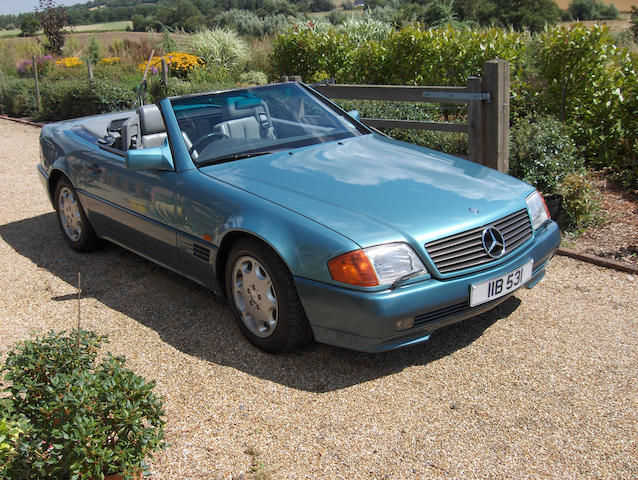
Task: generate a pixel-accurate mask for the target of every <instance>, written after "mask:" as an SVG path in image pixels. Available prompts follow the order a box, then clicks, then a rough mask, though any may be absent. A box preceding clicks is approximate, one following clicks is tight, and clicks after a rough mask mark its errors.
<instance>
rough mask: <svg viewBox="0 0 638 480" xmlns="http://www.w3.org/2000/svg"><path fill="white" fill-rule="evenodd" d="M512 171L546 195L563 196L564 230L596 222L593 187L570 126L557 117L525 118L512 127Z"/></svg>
mask: <svg viewBox="0 0 638 480" xmlns="http://www.w3.org/2000/svg"><path fill="white" fill-rule="evenodd" d="M509 173H510V174H511V175H514V176H515V177H518V178H520V179H522V180H524V181H526V182H528V183H531V184H532V185H534V186H535V187H536V188H538V189H539V190H540V191H541V192H542V193H544V194H554V193H557V194H559V195H562V197H563V210H562V213H561V215H560V225H561V227H562V228H563V229H565V230H580V229H583V228H585V227H587V226H589V225H591V224H593V223H595V222H596V221H597V218H598V217H597V212H598V210H599V205H598V202H597V200H596V195H595V191H594V188H593V186H592V185H591V183H590V182H589V181H588V179H587V174H586V171H585V168H584V165H583V160H582V159H581V157H580V155H579V153H578V150H577V148H576V145H575V143H574V141H573V140H572V139H571V137H570V135H569V129H568V128H567V127H566V126H565V125H563V124H562V123H561V122H559V121H558V120H556V119H553V118H551V117H539V118H526V119H522V120H520V121H519V122H518V123H517V124H516V125H515V126H514V128H512V132H511V143H510V172H509Z"/></svg>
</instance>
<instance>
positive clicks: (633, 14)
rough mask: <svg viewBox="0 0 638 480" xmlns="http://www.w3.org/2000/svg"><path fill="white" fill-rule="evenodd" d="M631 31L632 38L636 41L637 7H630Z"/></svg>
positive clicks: (637, 28)
mask: <svg viewBox="0 0 638 480" xmlns="http://www.w3.org/2000/svg"><path fill="white" fill-rule="evenodd" d="M630 29H631V31H632V33H633V34H634V40H635V41H636V42H637V43H638V7H636V6H632V7H631V27H630Z"/></svg>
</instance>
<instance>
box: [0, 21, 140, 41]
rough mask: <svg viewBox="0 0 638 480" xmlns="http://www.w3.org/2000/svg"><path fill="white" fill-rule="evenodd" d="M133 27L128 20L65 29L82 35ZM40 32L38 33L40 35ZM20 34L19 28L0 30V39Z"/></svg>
mask: <svg viewBox="0 0 638 480" xmlns="http://www.w3.org/2000/svg"><path fill="white" fill-rule="evenodd" d="M129 26H130V27H133V22H131V21H130V20H123V21H121V22H107V23H93V24H91V25H74V26H71V27H66V30H68V31H69V32H71V33H83V32H87V33H88V32H117V31H125V30H126V27H129ZM41 33H42V32H38V34H41ZM19 34H20V29H19V28H14V29H13V30H0V38H2V37H17V36H18V35H19Z"/></svg>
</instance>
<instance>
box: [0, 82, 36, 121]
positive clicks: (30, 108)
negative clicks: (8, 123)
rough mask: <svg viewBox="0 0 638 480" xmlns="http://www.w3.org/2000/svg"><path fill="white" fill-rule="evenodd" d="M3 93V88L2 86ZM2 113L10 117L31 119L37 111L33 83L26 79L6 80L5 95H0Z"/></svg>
mask: <svg viewBox="0 0 638 480" xmlns="http://www.w3.org/2000/svg"><path fill="white" fill-rule="evenodd" d="M3 92H4V86H3ZM0 102H1V103H0V104H1V105H2V112H3V113H4V114H5V115H9V116H12V117H32V116H34V115H35V113H36V111H37V104H36V99H35V83H34V81H33V80H28V79H8V80H7V94H6V95H0Z"/></svg>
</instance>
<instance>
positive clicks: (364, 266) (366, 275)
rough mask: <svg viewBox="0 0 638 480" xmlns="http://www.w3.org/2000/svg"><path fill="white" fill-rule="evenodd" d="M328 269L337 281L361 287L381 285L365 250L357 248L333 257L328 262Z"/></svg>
mask: <svg viewBox="0 0 638 480" xmlns="http://www.w3.org/2000/svg"><path fill="white" fill-rule="evenodd" d="M328 270H330V276H331V277H332V279H333V280H336V281H337V282H343V283H348V284H350V285H358V286H360V287H376V286H377V285H379V280H378V279H377V275H376V273H374V268H372V264H371V263H370V260H368V257H367V255H366V254H365V253H363V250H355V251H353V252H348V253H344V254H343V255H339V256H338V257H335V258H333V259H332V260H330V261H329V262H328Z"/></svg>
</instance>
